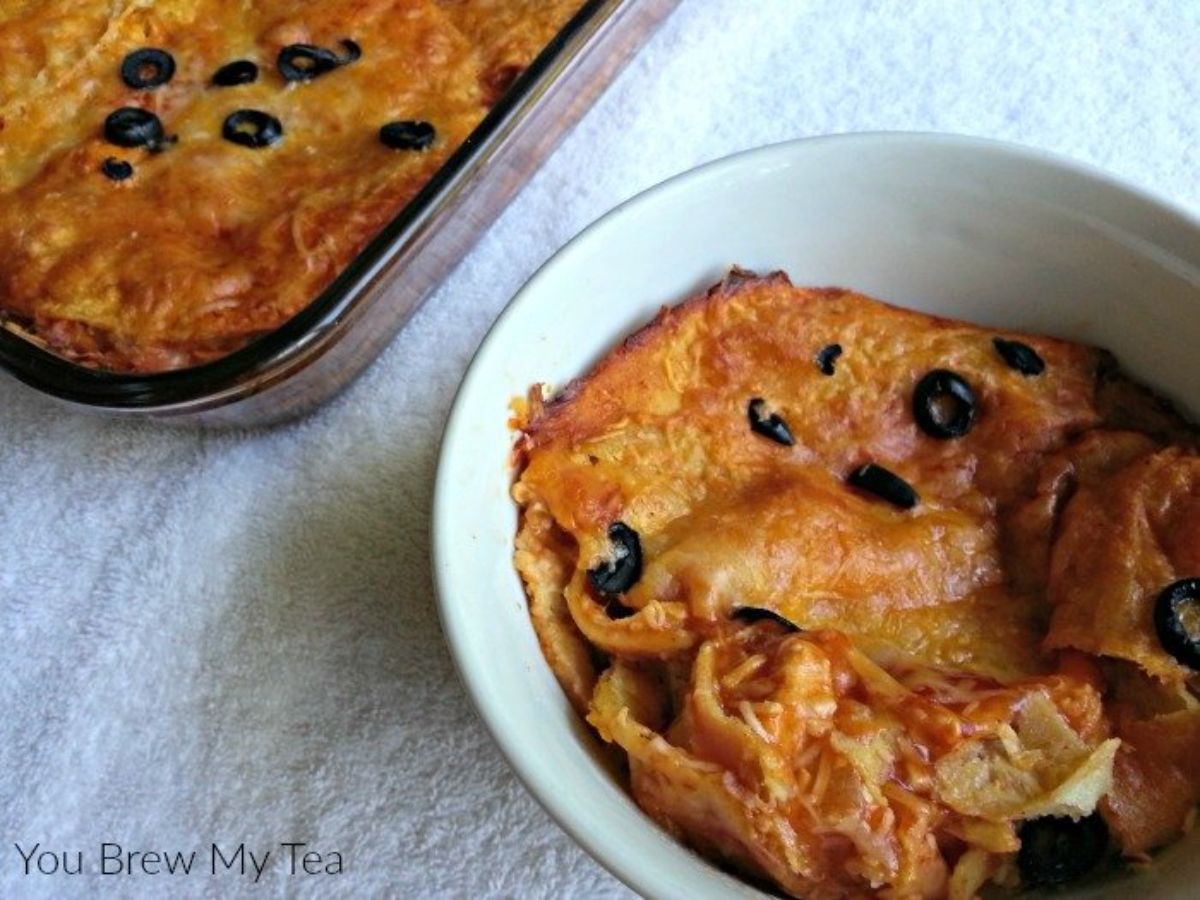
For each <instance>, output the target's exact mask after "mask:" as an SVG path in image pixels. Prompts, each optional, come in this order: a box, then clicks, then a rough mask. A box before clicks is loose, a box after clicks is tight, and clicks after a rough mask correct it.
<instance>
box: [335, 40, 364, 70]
mask: <svg viewBox="0 0 1200 900" xmlns="http://www.w3.org/2000/svg"><path fill="white" fill-rule="evenodd" d="M338 43H340V44H341V45H342V49H343V50H345V51H346V55H345V56H343V57H341V58H340V59H339V60H338V65H342V66H346V65H349V64H350V63H352V62H354V61H355V60H357V59H359V58H361V57H362V47H360V46H358V41H352V40H350V38H342V39H341V40H340V41H338Z"/></svg>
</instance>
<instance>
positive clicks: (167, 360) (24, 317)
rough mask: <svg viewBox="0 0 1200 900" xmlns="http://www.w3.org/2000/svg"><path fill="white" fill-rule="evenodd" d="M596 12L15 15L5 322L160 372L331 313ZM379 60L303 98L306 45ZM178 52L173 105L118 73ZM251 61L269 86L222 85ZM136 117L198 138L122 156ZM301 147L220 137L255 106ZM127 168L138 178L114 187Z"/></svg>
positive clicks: (231, 10)
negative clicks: (578, 21) (110, 165)
mask: <svg viewBox="0 0 1200 900" xmlns="http://www.w3.org/2000/svg"><path fill="white" fill-rule="evenodd" d="M580 5H581V4H580V0H558V2H553V3H537V4H534V3H531V2H527V0H508V2H501V0H440V2H435V0H330V2H325V3H319V4H313V3H302V2H298V0H269V2H255V3H251V2H247V0H155V2H149V0H50V2H23V0H22V2H17V3H15V4H13V3H7V4H4V6H3V9H0V57H2V58H4V59H5V65H4V66H3V67H0V314H4V315H7V316H8V317H9V318H12V319H14V320H16V321H17V322H19V323H21V324H22V325H24V326H26V327H28V328H29V329H30V330H31V331H33V332H34V334H35V335H37V336H38V337H39V338H40V339H41V340H43V341H45V342H46V343H48V344H49V345H50V346H51V347H53V348H54V349H56V350H57V351H58V352H60V353H62V354H64V355H66V356H68V357H69V358H72V359H74V360H76V361H79V362H84V363H88V364H92V365H97V366H102V367H105V368H110V369H120V370H134V371H155V370H162V369H169V368H177V367H181V366H187V365H191V364H194V363H197V362H202V361H205V360H208V359H212V358H214V357H216V356H219V355H222V354H224V353H226V352H228V351H230V350H231V349H234V348H236V347H238V346H241V345H242V344H244V343H246V342H247V341H248V340H250V339H251V338H253V337H255V336H257V335H260V334H263V333H265V332H269V331H271V330H273V329H275V328H277V327H278V326H279V325H280V324H282V323H283V322H284V321H286V320H287V319H288V318H290V317H291V316H292V315H294V314H295V313H296V312H297V311H298V310H300V309H301V308H303V307H304V306H305V305H306V304H307V303H308V302H309V301H311V300H312V299H313V298H314V297H316V296H317V295H318V294H319V293H320V292H321V290H322V289H323V288H325V287H326V286H327V285H328V284H329V283H330V282H331V281H332V280H333V278H334V277H335V276H336V275H337V274H338V272H340V271H341V270H342V268H344V267H345V266H346V264H347V263H348V262H349V261H350V260H352V259H353V258H354V257H355V256H356V255H357V254H358V253H359V252H360V250H361V249H362V248H363V247H364V246H365V244H366V243H367V242H368V241H369V240H370V239H371V238H372V237H373V236H374V235H375V234H376V233H377V232H378V231H379V229H380V228H381V227H382V226H383V225H384V224H386V223H387V222H388V221H389V220H390V219H392V218H393V217H394V216H395V215H396V214H397V213H398V212H399V211H400V209H402V208H403V207H404V205H405V204H406V203H408V202H409V201H410V200H411V199H412V198H413V196H414V195H415V194H416V193H417V191H418V190H420V188H421V187H422V186H423V185H424V184H425V182H426V181H427V180H428V179H429V178H430V177H431V176H432V174H433V173H434V172H435V171H436V170H437V169H438V168H439V167H440V166H441V165H442V164H443V163H444V162H445V161H446V159H447V157H448V156H449V155H450V154H451V153H452V152H453V151H454V150H455V149H456V148H457V147H458V146H459V145H460V144H461V143H462V141H463V140H464V139H465V138H466V137H467V136H468V135H469V134H470V132H471V131H472V129H473V128H474V127H475V126H476V125H477V124H478V123H479V121H480V120H481V119H482V117H483V116H484V115H485V113H486V112H487V109H488V108H489V106H490V105H491V103H493V102H494V101H495V100H496V99H497V97H498V96H499V92H500V91H501V90H502V89H503V87H506V86H507V84H508V83H510V82H511V80H512V78H513V77H515V74H516V73H518V72H519V71H520V70H521V69H523V68H524V67H525V66H526V65H528V63H529V62H530V61H531V60H532V58H533V56H534V55H535V54H536V53H537V51H538V50H539V49H540V48H541V47H542V46H543V45H544V44H545V43H546V41H548V40H549V39H550V37H552V36H553V34H554V33H555V32H556V31H557V30H558V29H559V28H561V26H562V25H563V24H564V23H565V21H566V19H567V18H568V17H569V15H570V14H571V13H572V12H574V10H575V9H577V8H578V7H579V6H580ZM345 38H350V39H353V40H355V41H356V42H357V43H359V44H360V45H361V47H362V50H363V55H362V57H361V59H359V60H357V61H356V62H354V63H352V64H350V65H346V66H343V67H340V68H338V69H336V70H334V71H332V72H329V73H327V74H324V75H322V76H320V77H318V78H316V79H314V80H312V81H310V82H300V83H292V84H289V83H287V82H285V81H284V79H283V78H282V76H281V75H280V74H279V73H278V72H277V70H276V67H275V59H276V57H277V55H278V53H279V51H280V49H281V48H283V47H284V46H286V45H288V44H294V43H309V44H316V45H319V46H322V47H329V48H331V49H334V50H335V51H338V52H341V48H340V47H339V41H341V40H342V39H345ZM142 47H159V48H162V49H164V50H167V51H168V52H170V53H171V54H172V56H173V57H174V59H175V62H176V66H177V71H176V74H175V76H174V78H173V79H172V80H171V81H170V82H169V83H167V84H165V85H163V86H161V87H159V88H157V89H154V90H133V89H131V88H129V87H127V86H126V85H125V84H124V82H123V81H122V80H121V78H120V75H119V70H120V65H121V62H122V60H123V59H124V58H125V56H126V55H127V54H128V53H130V52H131V51H133V50H136V49H139V48H142ZM236 59H250V60H253V61H255V62H257V63H258V65H259V67H260V73H259V78H258V81H257V82H256V83H254V84H249V85H241V86H237V87H229V88H217V87H213V86H212V85H211V84H210V82H211V78H212V75H213V73H214V72H215V71H216V70H217V69H218V68H219V67H220V66H222V65H224V64H225V63H228V62H230V61H232V60H236ZM122 106H142V107H145V108H147V109H149V110H152V111H153V112H154V113H156V114H157V115H158V116H159V118H160V119H161V120H162V122H163V125H164V127H165V129H166V132H167V134H168V135H170V136H174V137H177V138H178V140H177V142H176V143H173V144H171V145H170V146H169V147H167V149H166V150H165V151H163V152H161V153H151V152H149V151H147V150H145V149H135V150H126V149H123V148H119V147H114V146H112V145H111V144H108V143H106V142H105V141H104V139H103V135H102V126H103V122H104V119H105V117H106V116H107V115H108V114H109V113H110V112H111V111H112V110H115V109H117V108H119V107H122ZM246 108H249V109H257V110H262V111H264V112H267V113H269V114H270V115H272V116H275V117H276V118H277V119H279V120H280V122H281V123H282V125H283V129H284V138H283V140H282V141H281V142H280V143H278V144H275V145H274V146H271V147H268V148H264V149H251V148H248V147H243V146H239V145H235V144H233V143H230V142H229V141H226V140H224V139H223V138H222V136H221V129H222V125H223V122H224V120H225V118H226V116H228V115H229V114H230V113H232V112H234V111H235V110H238V109H246ZM402 119H416V120H427V121H429V122H431V123H432V124H433V125H434V127H435V128H436V129H437V139H436V141H435V142H434V144H433V146H432V147H430V148H429V149H427V150H425V151H421V152H414V151H396V150H392V149H389V148H387V147H385V146H384V145H383V144H381V143H380V141H379V138H378V132H379V128H380V126H382V125H384V124H385V123H387V122H390V121H395V120H402ZM108 157H116V158H119V159H123V160H127V161H129V162H130V163H132V164H133V166H134V169H135V175H134V177H133V178H131V179H130V180H128V181H124V182H114V181H111V180H109V179H108V178H106V177H104V176H103V175H102V174H101V172H100V167H101V165H102V163H103V161H104V160H105V159H107V158H108Z"/></svg>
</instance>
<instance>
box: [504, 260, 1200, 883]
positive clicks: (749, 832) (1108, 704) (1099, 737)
mask: <svg viewBox="0 0 1200 900" xmlns="http://www.w3.org/2000/svg"><path fill="white" fill-rule="evenodd" d="M516 419H517V421H516V423H515V424H516V426H517V429H518V439H517V445H516V458H517V478H516V482H515V484H514V486H513V496H514V499H515V500H516V502H517V504H518V506H519V510H520V518H519V528H518V534H517V537H516V551H515V562H516V566H517V569H518V571H519V572H520V575H521V577H522V579H523V582H524V584H525V587H526V592H527V595H528V598H529V604H530V613H531V617H532V621H533V624H534V627H535V630H536V632H537V636H538V639H539V642H540V644H541V647H542V650H543V653H544V655H545V657H546V660H547V661H548V663H549V666H550V668H551V669H552V670H553V672H554V674H555V675H556V676H557V678H558V680H559V682H560V684H561V685H562V688H563V690H564V691H565V693H566V695H567V697H568V698H569V700H570V702H571V703H572V705H573V706H574V707H575V709H576V710H578V712H579V713H580V714H581V715H583V716H585V717H586V718H587V721H588V722H589V723H590V724H591V726H592V727H593V728H594V729H595V731H596V732H597V733H598V735H599V736H600V737H601V738H602V740H603V741H604V742H606V744H608V745H610V746H611V748H613V750H614V752H615V758H616V760H617V763H618V765H619V766H620V767H621V770H622V771H623V773H624V777H625V778H626V780H627V784H628V787H629V790H630V791H631V793H632V795H633V797H634V798H635V799H636V801H637V803H638V804H639V805H640V806H641V807H642V809H643V810H644V811H645V812H646V813H647V814H649V815H650V816H651V817H653V818H654V819H655V820H657V821H658V822H659V823H661V824H662V825H663V826H664V827H665V828H667V829H668V830H670V831H671V832H672V833H673V834H675V835H676V836H678V837H679V838H681V839H682V840H684V841H685V842H687V843H688V844H690V845H691V846H692V847H694V848H695V849H697V850H699V851H700V852H702V853H704V854H706V855H708V856H710V857H712V858H714V859H716V860H718V861H720V862H721V863H722V864H724V865H726V866H728V867H730V868H732V869H734V870H736V871H739V872H741V873H743V874H744V875H746V876H747V877H750V878H752V879H757V880H760V881H761V882H763V883H765V884H768V885H770V886H772V887H774V888H776V889H782V890H784V891H786V892H787V893H789V894H791V895H793V896H796V897H805V898H843V897H874V896H880V897H892V898H901V897H905V898H907V897H951V898H955V900H965V898H969V897H974V896H976V895H977V894H978V893H979V892H980V891H981V890H982V889H984V887H985V886H986V885H987V884H989V883H994V884H999V885H1001V886H1007V887H1013V888H1016V887H1020V886H1030V885H1039V886H1047V885H1056V884H1063V883H1067V882H1071V881H1074V880H1076V879H1080V878H1087V877H1089V875H1090V874H1091V873H1093V872H1102V871H1104V869H1105V867H1106V866H1109V865H1112V864H1115V861H1116V860H1118V859H1119V858H1120V857H1124V858H1125V859H1126V860H1133V861H1144V860H1146V859H1147V858H1148V857H1147V853H1148V852H1149V851H1151V850H1153V849H1155V848H1157V847H1160V846H1162V845H1164V844H1166V843H1169V842H1171V841H1172V840H1174V839H1175V838H1177V837H1178V836H1179V835H1181V834H1182V833H1183V832H1184V831H1185V830H1187V829H1188V828H1190V827H1191V822H1192V819H1193V816H1194V810H1195V806H1196V802H1197V800H1198V799H1200V704H1198V703H1197V700H1196V697H1195V694H1194V693H1193V690H1192V689H1193V687H1194V686H1195V683H1196V678H1195V676H1196V672H1197V670H1198V669H1200V453H1198V452H1197V440H1196V433H1195V431H1194V430H1193V429H1192V428H1191V427H1190V426H1189V425H1188V424H1187V423H1186V422H1184V421H1183V420H1182V419H1181V418H1180V417H1179V416H1178V415H1177V414H1176V413H1175V412H1174V411H1173V410H1172V409H1171V408H1170V407H1169V406H1168V405H1167V404H1166V403H1164V402H1163V401H1161V400H1159V399H1158V398H1157V397H1155V396H1154V395H1153V394H1152V393H1151V392H1150V391H1148V390H1146V389H1144V388H1141V387H1139V386H1137V385H1136V384H1134V383H1133V382H1131V381H1129V380H1127V379H1125V378H1124V377H1123V376H1121V375H1120V374H1119V373H1118V372H1117V370H1116V367H1115V363H1114V362H1113V360H1112V357H1111V356H1110V355H1108V354H1107V353H1105V352H1103V351H1099V350H1096V349H1093V348H1091V347H1087V346H1083V345H1079V344H1074V343H1069V342H1066V341H1062V340H1056V339H1051V338H1046V337H1036V336H1029V335H1019V334H1012V333H1008V332H1004V331H998V330H994V329H989V328H983V327H977V326H973V325H968V324H965V323H961V322H956V321H950V320H946V319H941V318H936V317H932V316H928V315H923V314H920V313H917V312H911V311H907V310H903V309H899V308H896V307H892V306H888V305H886V304H883V303H880V302H878V301H875V300H872V299H870V298H867V297H864V296H862V295H858V294H855V293H852V292H849V291H844V290H835V289H822V290H814V289H803V288H798V287H795V286H793V285H792V284H791V283H790V281H789V280H788V278H787V277H786V276H785V275H783V274H782V273H776V274H773V275H769V276H764V277H759V276H756V275H753V274H751V273H747V272H744V271H739V270H735V271H734V272H733V273H732V274H731V275H730V276H729V277H728V278H727V279H726V280H724V281H723V282H722V283H720V284H718V285H717V286H715V287H714V288H712V289H711V290H709V291H708V292H706V293H704V294H702V295H700V296H697V297H695V298H693V299H691V300H689V301H687V302H685V303H683V304H682V305H680V306H678V307H675V308H669V309H664V310H663V311H662V312H661V314H660V315H659V316H658V317H657V318H656V319H655V320H654V321H653V322H652V323H651V324H649V325H648V326H646V327H645V328H644V329H642V330H641V331H639V332H638V333H636V334H635V335H633V336H632V337H630V338H629V339H628V340H626V341H625V342H624V344H623V345H622V346H620V347H618V348H617V349H615V350H613V351H612V352H610V353H609V354H608V355H607V356H606V357H605V358H604V359H603V360H602V361H601V362H600V363H599V364H598V365H597V366H596V367H595V368H594V369H593V370H592V371H591V373H590V374H588V375H587V376H586V377H584V378H582V379H580V380H578V381H576V382H574V383H572V384H570V385H568V386H567V387H565V388H564V389H563V390H561V391H559V392H558V393H557V394H554V395H551V394H550V393H549V391H548V390H547V389H545V388H544V387H542V386H537V387H535V388H534V389H533V390H532V391H531V393H530V396H529V398H528V400H527V401H523V402H522V403H521V404H519V409H518V414H517V417H516Z"/></svg>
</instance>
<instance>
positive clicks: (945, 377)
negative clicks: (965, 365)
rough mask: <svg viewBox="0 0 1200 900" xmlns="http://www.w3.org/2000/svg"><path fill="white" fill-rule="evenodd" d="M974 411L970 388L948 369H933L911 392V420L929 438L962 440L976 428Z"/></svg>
mask: <svg viewBox="0 0 1200 900" xmlns="http://www.w3.org/2000/svg"><path fill="white" fill-rule="evenodd" d="M977 408H978V401H976V399H975V392H974V391H972V390H971V386H970V385H969V384H967V383H966V381H964V380H963V379H962V377H961V376H959V375H956V374H955V373H953V372H951V371H950V370H949V369H934V370H933V371H932V372H930V373H929V374H928V375H926V376H925V377H924V378H922V379H921V380H920V381H918V382H917V387H916V390H914V391H913V416H914V417H915V418H916V420H917V424H918V425H919V426H921V430H922V431H924V432H925V433H926V434H927V435H929V436H930V437H935V438H940V439H943V440H945V439H948V438H960V437H962V436H963V435H964V434H966V433H967V432H968V431H970V430H971V426H972V425H974V424H975V410H976V409H977Z"/></svg>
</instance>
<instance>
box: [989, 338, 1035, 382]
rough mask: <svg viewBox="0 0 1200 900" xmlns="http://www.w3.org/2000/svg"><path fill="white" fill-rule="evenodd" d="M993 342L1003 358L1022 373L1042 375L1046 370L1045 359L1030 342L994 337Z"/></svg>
mask: <svg viewBox="0 0 1200 900" xmlns="http://www.w3.org/2000/svg"><path fill="white" fill-rule="evenodd" d="M992 344H993V345H994V346H995V348H996V352H997V353H999V354H1000V357H1001V359H1003V360H1004V361H1005V362H1006V363H1008V365H1009V367H1010V368H1013V369H1016V370H1017V371H1018V372H1020V373H1021V374H1022V375H1041V374H1042V373H1043V372H1044V371H1046V363H1045V361H1044V360H1043V359H1042V358H1041V357H1040V356H1038V353H1037V351H1036V350H1034V349H1033V348H1032V347H1030V346H1029V345H1028V344H1022V343H1021V342H1020V341H1010V340H1007V339H1006V338H993V339H992Z"/></svg>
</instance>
